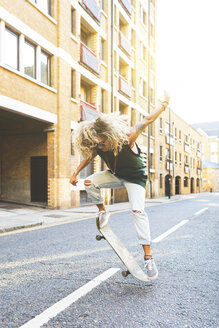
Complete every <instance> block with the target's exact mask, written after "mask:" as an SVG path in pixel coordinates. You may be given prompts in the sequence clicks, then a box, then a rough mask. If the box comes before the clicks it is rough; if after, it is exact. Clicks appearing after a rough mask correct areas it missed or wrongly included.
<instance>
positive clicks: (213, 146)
mask: <svg viewBox="0 0 219 328" xmlns="http://www.w3.org/2000/svg"><path fill="white" fill-rule="evenodd" d="M217 151H218V147H217V142H211V152H212V153H216V152H217Z"/></svg>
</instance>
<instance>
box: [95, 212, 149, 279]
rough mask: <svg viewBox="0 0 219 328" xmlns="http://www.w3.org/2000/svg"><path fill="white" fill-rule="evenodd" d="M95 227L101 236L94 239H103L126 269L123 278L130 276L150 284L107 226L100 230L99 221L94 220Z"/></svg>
mask: <svg viewBox="0 0 219 328" xmlns="http://www.w3.org/2000/svg"><path fill="white" fill-rule="evenodd" d="M96 226H97V229H98V230H99V232H100V233H101V235H97V236H96V239H97V240H101V239H105V240H106V241H107V242H108V244H109V245H110V247H111V248H112V249H113V250H114V252H115V253H116V254H117V255H118V257H119V258H120V260H121V261H122V263H123V264H124V265H125V267H126V268H127V271H123V272H122V275H123V277H127V276H128V274H131V275H132V276H133V277H134V278H135V279H137V280H140V281H143V282H151V281H150V280H149V279H148V277H147V275H146V274H145V273H144V272H143V271H142V269H141V267H140V266H139V265H138V263H137V262H136V260H135V259H134V258H133V256H132V255H131V254H130V253H129V252H128V250H127V249H126V248H125V246H124V245H123V244H122V243H121V241H120V240H119V238H118V237H117V236H116V235H115V234H114V232H113V231H112V230H111V229H110V227H109V225H106V226H104V227H103V228H102V229H100V228H99V220H98V218H97V219H96Z"/></svg>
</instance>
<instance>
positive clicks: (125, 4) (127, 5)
mask: <svg viewBox="0 0 219 328" xmlns="http://www.w3.org/2000/svg"><path fill="white" fill-rule="evenodd" d="M119 2H120V3H121V5H122V6H123V8H124V9H125V10H126V11H127V13H128V14H129V15H130V16H131V14H132V4H131V1H130V0H119Z"/></svg>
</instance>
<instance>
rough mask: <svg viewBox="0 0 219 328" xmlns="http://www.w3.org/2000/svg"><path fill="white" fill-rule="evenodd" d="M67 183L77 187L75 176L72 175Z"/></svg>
mask: <svg viewBox="0 0 219 328" xmlns="http://www.w3.org/2000/svg"><path fill="white" fill-rule="evenodd" d="M69 182H70V183H71V184H72V185H73V186H77V183H78V178H77V175H75V174H73V175H72V177H71V179H70V181H69Z"/></svg>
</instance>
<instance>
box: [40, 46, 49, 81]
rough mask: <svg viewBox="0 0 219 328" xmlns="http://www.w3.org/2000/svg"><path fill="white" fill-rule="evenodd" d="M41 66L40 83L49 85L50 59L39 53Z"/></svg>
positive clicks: (46, 55) (43, 53)
mask: <svg viewBox="0 0 219 328" xmlns="http://www.w3.org/2000/svg"><path fill="white" fill-rule="evenodd" d="M40 62H41V63H40V65H41V82H42V83H44V84H47V85H51V68H50V67H51V59H50V55H48V54H46V53H45V52H43V51H41V56H40Z"/></svg>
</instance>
